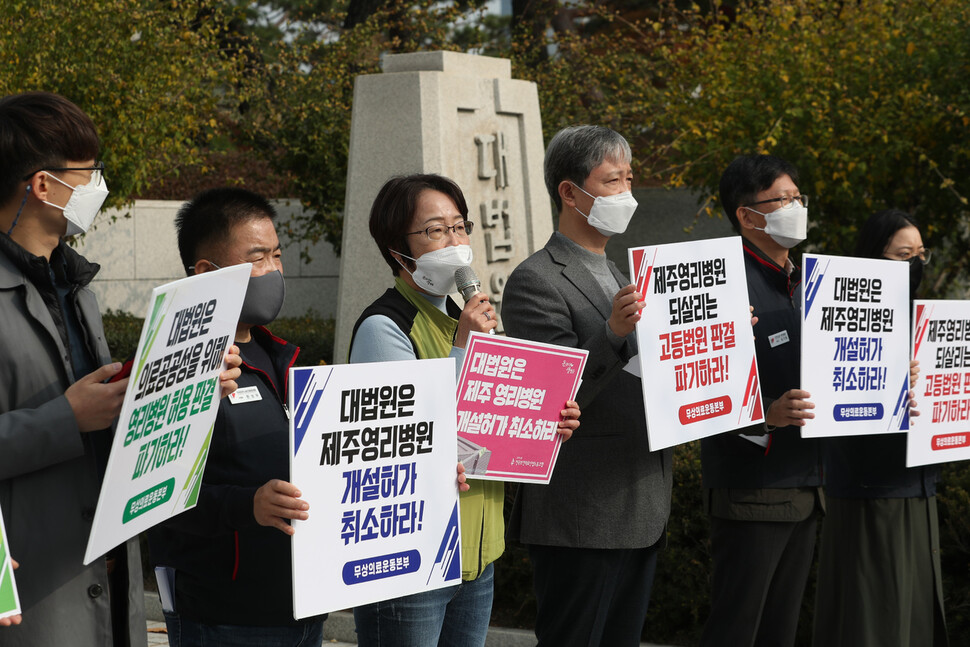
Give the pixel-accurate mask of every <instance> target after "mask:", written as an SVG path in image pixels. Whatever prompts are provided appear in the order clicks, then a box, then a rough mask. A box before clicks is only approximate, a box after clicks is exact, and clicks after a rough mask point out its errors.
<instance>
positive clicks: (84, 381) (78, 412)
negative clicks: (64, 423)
mask: <svg viewBox="0 0 970 647" xmlns="http://www.w3.org/2000/svg"><path fill="white" fill-rule="evenodd" d="M120 370H121V364H119V363H118V362H115V363H114V364H105V365H104V366H102V367H101V368H99V369H97V370H95V371H91V372H90V373H88V374H87V375H85V376H84V377H82V378H81V379H80V380H78V381H77V382H75V383H74V384H72V385H71V386H69V387H68V389H67V391H65V392H64V397H66V398H67V402H68V404H70V405H71V410H72V411H73V412H74V418H75V419H76V420H77V426H78V429H80V430H81V431H82V432H84V431H98V430H99V429H106V428H108V427H110V426H111V423H113V422H114V420H115V418H117V417H118V414H119V413H121V405H122V404H124V401H125V388H127V386H128V378H125V379H123V380H118V381H117V382H111V383H110V384H105V383H104V382H105V380H108V379H110V378H112V377H114V376H115V375H117V374H118V372H119V371H120Z"/></svg>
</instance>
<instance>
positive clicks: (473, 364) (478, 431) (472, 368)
mask: <svg viewBox="0 0 970 647" xmlns="http://www.w3.org/2000/svg"><path fill="white" fill-rule="evenodd" d="M587 355H589V353H588V351H585V350H582V349H575V348H565V347H563V346H554V345H552V344H542V343H539V342H531V341H525V340H523V339H512V338H510V337H496V336H495V335H485V334H482V333H472V334H471V335H469V341H468V344H467V346H466V350H465V361H464V363H463V364H462V368H461V378H460V379H459V380H458V460H459V461H461V462H462V464H463V465H464V466H465V474H466V475H467V476H468V477H469V478H479V479H486V480H500V481H518V482H522V483H548V482H549V479H550V478H551V477H552V470H553V468H554V467H555V465H556V457H557V456H558V454H559V446H560V445H561V444H562V440H561V436H560V435H559V433H558V432H557V430H558V428H559V420H560V418H561V416H560V413H559V412H560V411H562V409H563V406H564V405H565V403H566V401H567V400H572V399H573V398H574V397H576V392H577V391H578V390H579V385H580V383H581V381H582V375H583V368H584V367H585V366H586V357H587Z"/></svg>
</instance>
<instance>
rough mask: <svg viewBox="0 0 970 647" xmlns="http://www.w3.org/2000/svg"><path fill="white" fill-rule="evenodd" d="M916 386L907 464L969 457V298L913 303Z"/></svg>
mask: <svg viewBox="0 0 970 647" xmlns="http://www.w3.org/2000/svg"><path fill="white" fill-rule="evenodd" d="M913 308H914V312H913V357H914V358H915V359H916V360H918V361H919V369H920V372H919V378H918V379H917V381H916V386H915V387H914V390H915V392H916V402H917V403H918V407H917V408H918V409H919V411H920V415H919V417H918V418H913V419H912V420H910V427H909V435H908V438H907V442H906V467H915V466H917V465H930V464H933V463H943V462H946V461H958V460H966V459H968V458H970V301H922V300H920V301H916V302H915V303H914V304H913Z"/></svg>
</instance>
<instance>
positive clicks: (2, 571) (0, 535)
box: [0, 512, 20, 631]
mask: <svg viewBox="0 0 970 647" xmlns="http://www.w3.org/2000/svg"><path fill="white" fill-rule="evenodd" d="M18 613H20V597H19V596H18V595H17V580H16V579H14V574H13V564H11V563H10V544H9V543H8V542H7V529H6V528H5V527H4V525H3V513H2V512H0V618H6V617H8V616H14V615H17V614H18ZM0 631H3V629H0Z"/></svg>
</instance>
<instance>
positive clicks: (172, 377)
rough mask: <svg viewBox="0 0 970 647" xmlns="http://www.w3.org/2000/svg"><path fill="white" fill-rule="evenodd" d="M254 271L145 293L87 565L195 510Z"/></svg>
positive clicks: (236, 268)
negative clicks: (223, 375)
mask: <svg viewBox="0 0 970 647" xmlns="http://www.w3.org/2000/svg"><path fill="white" fill-rule="evenodd" d="M251 270H252V265H251V264H250V263H244V264H241V265H233V266H232V267H226V268H223V269H220V270H217V271H215V272H206V273H203V274H198V275H195V276H190V277H188V278H185V279H181V280H179V281H173V282H171V283H168V284H165V285H162V286H160V287H157V288H155V289H154V290H153V291H152V299H151V302H150V306H149V310H148V315H147V317H146V318H145V324H144V326H143V327H142V331H141V338H140V340H139V342H138V350H137V351H136V353H135V357H134V360H133V366H132V371H131V376H130V378H129V382H128V387H127V389H126V391H125V400H124V404H123V405H122V407H121V415H120V417H119V419H118V425H117V428H116V430H115V435H114V438H113V440H112V446H111V455H110V457H109V459H108V466H107V469H106V471H105V475H104V481H103V483H102V486H101V496H100V497H99V499H98V508H97V511H96V512H95V516H94V523H93V525H92V527H91V535H90V537H89V539H88V546H87V550H86V552H85V555H84V563H85V564H90V563H91V561H93V560H94V559H95V558H97V557H99V556H100V555H103V554H105V553H106V552H108V551H109V550H111V549H112V548H114V547H115V546H117V545H118V544H120V543H122V542H124V541H125V540H127V539H130V538H131V537H134V536H135V535H137V534H138V533H140V532H143V531H145V530H148V529H149V528H151V527H152V526H154V525H156V524H158V523H161V522H162V521H165V520H166V519H168V518H170V517H173V516H175V515H176V514H179V513H180V512H183V511H185V510H188V509H190V508H192V507H194V506H195V503H196V500H197V497H198V493H199V488H200V486H201V482H202V473H203V471H204V470H205V462H206V457H207V455H208V448H209V442H210V441H211V438H212V435H211V434H212V427H213V424H214V422H215V417H216V413H217V412H218V410H219V397H220V391H221V389H220V387H219V374H220V373H221V372H222V371H223V370H224V368H225V361H224V356H225V353H226V350H227V349H228V348H229V346H230V345H231V344H232V343H233V339H234V338H235V332H236V326H237V324H238V322H239V312H240V310H241V308H242V302H243V299H244V297H245V295H246V288H247V286H248V284H249V275H250V272H251Z"/></svg>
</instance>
